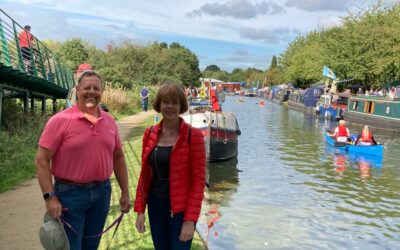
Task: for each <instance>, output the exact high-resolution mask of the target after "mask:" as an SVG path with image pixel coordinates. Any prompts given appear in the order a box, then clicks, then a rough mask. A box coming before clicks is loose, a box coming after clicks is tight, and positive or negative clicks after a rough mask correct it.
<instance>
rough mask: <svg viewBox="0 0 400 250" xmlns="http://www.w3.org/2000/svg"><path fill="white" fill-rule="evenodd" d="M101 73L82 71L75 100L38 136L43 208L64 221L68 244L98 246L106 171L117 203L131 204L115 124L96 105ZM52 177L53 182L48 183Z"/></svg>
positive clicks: (105, 208) (125, 209) (126, 207)
mask: <svg viewBox="0 0 400 250" xmlns="http://www.w3.org/2000/svg"><path fill="white" fill-rule="evenodd" d="M103 87H104V82H103V80H102V77H101V76H100V75H99V74H98V73H96V72H94V71H86V72H83V74H82V75H81V76H80V78H79V80H78V85H77V96H78V102H77V104H76V105H74V106H73V107H72V108H69V109H66V110H64V111H62V112H60V113H58V114H56V115H54V116H53V117H51V118H50V120H49V121H48V123H47V125H46V127H45V128H44V130H43V133H42V135H41V137H40V140H39V147H38V151H37V155H36V161H35V162H36V172H37V176H38V181H39V184H40V187H41V190H42V192H43V198H44V200H45V205H46V210H47V213H48V214H49V215H50V216H51V217H53V218H58V217H60V216H62V218H63V220H64V221H66V222H67V223H69V224H70V225H71V226H72V228H73V229H74V230H76V231H77V232H74V231H73V230H72V229H70V228H69V227H67V226H64V228H65V230H66V233H67V236H68V240H69V244H70V246H71V249H89V250H91V249H93V250H94V249H97V248H98V245H99V242H100V237H97V238H84V237H82V235H89V236H93V235H97V234H99V233H100V232H101V231H102V230H103V227H104V224H105V221H106V217H107V214H108V211H109V207H110V196H111V183H110V180H109V178H110V176H111V174H112V172H113V171H114V174H115V177H116V179H117V181H118V184H119V186H120V188H121V197H120V206H121V211H122V212H125V213H126V212H128V211H129V209H130V206H131V203H130V197H129V191H128V174H127V168H126V164H125V158H124V153H123V151H122V145H121V140H120V137H119V134H118V130H117V125H116V123H115V121H114V120H113V118H112V117H111V116H110V115H109V114H107V113H106V112H104V111H102V110H101V109H100V108H99V103H100V100H101V96H102V93H103ZM52 176H54V180H55V183H53V182H52Z"/></svg>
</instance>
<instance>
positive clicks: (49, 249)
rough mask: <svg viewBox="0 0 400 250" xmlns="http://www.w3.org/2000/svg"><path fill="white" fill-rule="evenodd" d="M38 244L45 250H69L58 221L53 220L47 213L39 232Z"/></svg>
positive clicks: (62, 227)
mask: <svg viewBox="0 0 400 250" xmlns="http://www.w3.org/2000/svg"><path fill="white" fill-rule="evenodd" d="M39 237H40V242H41V243H42V246H43V248H44V249H46V250H69V241H68V237H67V234H66V233H65V231H64V226H63V224H62V223H61V221H60V219H59V218H57V219H53V218H52V217H51V216H50V215H49V214H48V213H46V214H45V215H44V219H43V224H42V226H41V227H40V231H39Z"/></svg>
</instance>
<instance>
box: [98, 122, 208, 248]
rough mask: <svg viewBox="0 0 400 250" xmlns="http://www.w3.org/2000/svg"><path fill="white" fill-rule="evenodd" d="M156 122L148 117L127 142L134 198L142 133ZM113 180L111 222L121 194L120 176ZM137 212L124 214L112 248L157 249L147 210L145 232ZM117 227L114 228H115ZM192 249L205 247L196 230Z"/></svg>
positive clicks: (104, 240)
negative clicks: (139, 229)
mask: <svg viewBox="0 0 400 250" xmlns="http://www.w3.org/2000/svg"><path fill="white" fill-rule="evenodd" d="M152 122H153V118H149V119H148V120H147V121H145V122H143V123H142V124H141V125H140V126H137V127H135V128H134V129H133V131H132V134H131V135H130V138H129V139H128V140H127V141H125V142H124V151H125V157H126V161H127V165H128V172H129V187H130V190H129V191H130V194H131V198H132V200H133V199H134V198H135V194H136V185H137V182H138V178H139V174H140V162H141V159H140V157H141V150H142V136H143V132H144V130H145V128H146V127H148V126H150V125H151V124H152ZM111 183H112V187H113V191H112V195H111V207H110V213H109V215H108V218H107V222H106V225H110V224H111V223H112V222H113V221H114V220H115V219H116V218H117V217H118V216H119V215H120V211H119V197H120V189H119V186H118V183H117V180H116V179H115V177H114V176H113V177H112V178H111ZM135 221H136V213H134V212H133V211H130V212H129V213H128V214H126V215H125V216H124V219H123V220H122V222H121V224H120V226H119V229H118V232H117V234H116V235H115V236H114V239H113V240H112V242H111V246H110V248H111V249H121V250H122V249H124V250H125V249H131V250H132V249H140V250H146V249H148V250H150V249H154V247H153V242H152V239H151V234H150V226H149V221H148V218H147V214H146V232H145V233H143V234H139V233H138V232H137V230H136V227H135ZM112 230H114V229H112ZM112 234H113V232H112V231H110V232H109V233H107V234H105V235H104V236H103V238H102V240H101V243H100V247H99V249H107V246H108V244H109V242H110V240H111V237H112ZM192 249H194V250H203V249H205V247H204V245H203V243H202V242H201V240H200V238H199V236H198V235H197V234H195V238H194V240H193V244H192Z"/></svg>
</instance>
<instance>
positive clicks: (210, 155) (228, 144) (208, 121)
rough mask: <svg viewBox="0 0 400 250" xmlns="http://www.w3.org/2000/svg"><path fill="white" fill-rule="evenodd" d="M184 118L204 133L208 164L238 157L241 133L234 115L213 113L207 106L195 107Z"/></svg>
mask: <svg viewBox="0 0 400 250" xmlns="http://www.w3.org/2000/svg"><path fill="white" fill-rule="evenodd" d="M182 118H183V119H184V120H185V121H186V122H187V123H189V124H190V125H191V126H193V127H195V128H199V129H200V130H201V131H202V132H203V135H204V139H205V142H206V153H207V161H208V162H214V161H225V160H228V159H230V158H233V157H236V156H237V154H238V137H239V135H240V134H241V131H240V128H239V125H238V122H237V118H236V115H235V114H234V113H230V112H213V111H211V109H210V108H209V107H206V106H194V107H191V108H190V110H189V112H188V113H187V114H184V115H182Z"/></svg>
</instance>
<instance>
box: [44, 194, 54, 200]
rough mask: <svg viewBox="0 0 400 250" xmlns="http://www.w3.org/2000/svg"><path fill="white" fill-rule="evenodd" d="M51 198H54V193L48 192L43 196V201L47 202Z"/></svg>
mask: <svg viewBox="0 0 400 250" xmlns="http://www.w3.org/2000/svg"><path fill="white" fill-rule="evenodd" d="M53 196H56V192H48V193H44V194H43V199H45V200H47V199H48V198H51V197H53Z"/></svg>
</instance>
